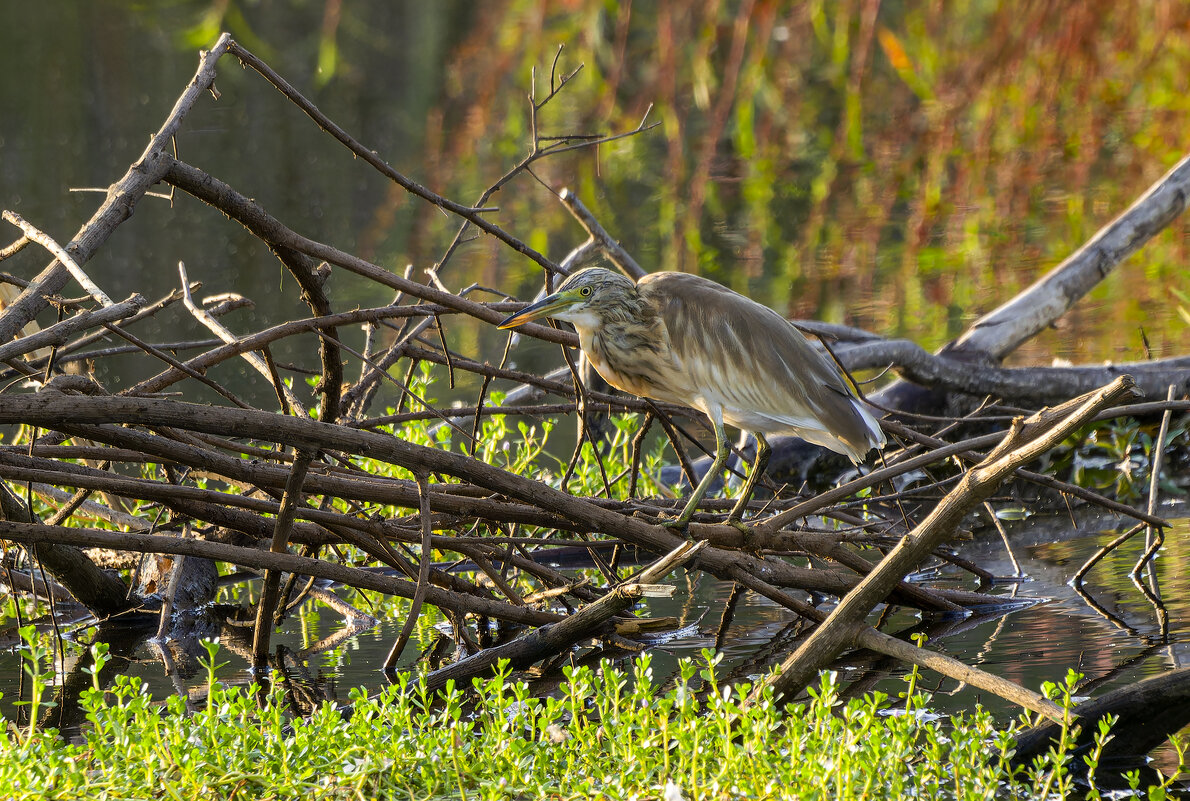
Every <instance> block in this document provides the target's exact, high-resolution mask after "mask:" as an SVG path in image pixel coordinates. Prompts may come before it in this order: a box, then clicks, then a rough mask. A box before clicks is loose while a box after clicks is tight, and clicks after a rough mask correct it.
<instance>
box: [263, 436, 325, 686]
mask: <svg viewBox="0 0 1190 801" xmlns="http://www.w3.org/2000/svg"><path fill="white" fill-rule="evenodd" d="M313 460H314V452H313V451H310V450H305V449H299V450H298V452H297V454H296V455H295V456H294V458H293V467H292V468H290V471H289V480H288V481H287V482H286V484H285V495H284V496H283V497H282V498H281V509H280V511H279V512H278V513H277V520H276V523H275V525H274V528H273V542H272V547H271V548H270V549H269V550H270V551H271V552H272V553H287V550H286V546H287V544H288V542H289V532H290V529H292V528H293V521H294V517H295V516H296V514H297V508H298V507H299V506H301V505H302V482H303V481H304V480H305V478H306V471H307V470H309V469H310V462H312V461H313ZM280 586H281V571H279V570H276V569H270V570H266V571H265V574H264V589H263V590H261V593H260V603H259V605H258V606H257V607H256V631H255V632H254V634H253V637H252V667H253V668H255V669H256V670H261V669H262V668H264V667H265V665H266V664H267V663H268V656H269V633H270V631H271V629H272V627H273V610H274V609H275V608H276V606H277V590H278V588H279V587H280Z"/></svg>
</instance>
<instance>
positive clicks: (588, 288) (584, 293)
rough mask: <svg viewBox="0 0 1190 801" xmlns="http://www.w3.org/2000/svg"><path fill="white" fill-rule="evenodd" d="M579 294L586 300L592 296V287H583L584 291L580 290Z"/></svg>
mask: <svg viewBox="0 0 1190 801" xmlns="http://www.w3.org/2000/svg"><path fill="white" fill-rule="evenodd" d="M578 293H579V294H580V295H582V296H583V297H584V298H585V297H587V296H588V295H590V294H591V287H589V286H585V287H583V288H582V289H580V290H579V291H578Z"/></svg>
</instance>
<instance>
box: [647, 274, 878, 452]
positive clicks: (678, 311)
mask: <svg viewBox="0 0 1190 801" xmlns="http://www.w3.org/2000/svg"><path fill="white" fill-rule="evenodd" d="M638 290H639V291H640V292H641V295H642V297H643V298H644V299H646V300H648V301H649V302H650V303H651V304H653V306H654V308H656V309H657V310H658V311H659V312H660V314H661V316H662V319H663V321H664V322H665V326H666V328H667V329H668V333H669V339H670V342H671V343H672V347H673V348H674V350H675V352H676V353H677V355H678V358H679V359H680V360H681V363H682V367H683V369H684V370H685V371H686V372H687V373H688V377H689V381H690V383H691V385H692V386H697V387H699V388H700V389H701V390H702V391H703V392H704V393H705V395H706V402H708V403H710V404H715V405H720V406H721V407H722V409H723V416H724V420H726V421H727V422H728V423H731V424H732V425H736V426H738V427H740V428H744V429H747V430H751V431H762V432H766V433H776V432H779V431H783V430H794V431H797V432H798V433H800V434H802V435H803V436H805V437H806V438H807V439H811V440H812V441H815V442H817V443H818V444H820V445H825V446H826V447H828V448H832V449H834V450H838V451H840V452H841V453H845V454H846V455H848V456H851V457H852V458H856V455H857V454H858V456H860V457H862V455H863V454H864V453H866V452H867V451H868V449H869V448H870V447H872V446H873V445H875V444H876V443H877V442H878V441H879V439H878V438H879V437H880V435H879V433H878V432H879V427H878V426H877V425H876V424H875V422H874V421H873V420H872V418H871V417H870V416H869V415H867V413H866V412H864V411H863V410H862V409H861V408H860V407H859V404H858V401H856V400H855V398H854V396H853V395H852V394H851V392H850V390H849V389H848V388H847V385H846V384H845V383H844V381H843V378H842V376H841V375H840V374H839V371H838V369H837V368H836V367H835V365H834V363H833V362H831V361H829V360H828V358H827V357H826V356H824V355H823V354H821V353H820V352H819V351H817V350H816V349H815V348H814V347H813V346H812V345H811V344H810V342H809V341H808V340H807V339H806V338H805V337H804V336H803V335H802V334H801V332H799V331H798V330H797V329H796V328H794V327H793V326H792V325H791V324H790V323H789V321H787V320H786V319H785V318H784V317H782V316H781V315H779V314H777V313H776V312H775V311H773V310H772V309H770V308H768V307H767V306H763V305H761V304H759V303H757V302H755V301H753V300H750V299H749V298H746V297H744V296H743V295H740V294H739V293H737V292H733V291H732V290H730V289H728V288H726V287H724V286H721V285H719V284H717V283H715V282H713V281H709V280H707V279H705V278H701V277H699V276H696V275H689V274H686V273H653V274H652V275H649V276H646V277H645V278H642V279H641V281H640V283H639V284H638ZM687 402H691V401H687ZM704 411H705V409H704Z"/></svg>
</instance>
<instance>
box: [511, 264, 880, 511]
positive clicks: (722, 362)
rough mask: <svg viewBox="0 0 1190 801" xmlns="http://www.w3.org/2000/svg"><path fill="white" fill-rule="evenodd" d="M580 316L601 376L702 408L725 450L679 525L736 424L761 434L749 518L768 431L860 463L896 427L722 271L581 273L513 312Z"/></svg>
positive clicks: (578, 323)
mask: <svg viewBox="0 0 1190 801" xmlns="http://www.w3.org/2000/svg"><path fill="white" fill-rule="evenodd" d="M543 317H552V318H554V319H555V320H565V321H566V322H569V323H571V324H572V325H573V326H574V328H575V330H576V331H577V332H578V338H579V346H580V347H581V348H582V351H583V353H584V354H586V356H587V358H588V359H589V360H590V362H591V365H592V366H593V367H594V368H595V370H596V372H598V373H599V375H601V376H603V378H604V380H606V381H607V382H608V383H609V384H611V385H612V386H613V387H616V388H617V389H621V390H623V391H625V392H628V393H631V394H633V395H637V396H640V397H644V398H651V399H652V400H656V401H662V402H668V403H676V404H680V405H682V406H689V407H692V408H694V409H697V410H698V411H700V412H702V413H703V414H705V415H706V416H707V418H708V419H709V420H710V422H711V426H712V428H713V429H714V431H715V458H714V461H713V462H712V464H711V468H710V470H708V471H707V473H706V475H704V476H703V477H702V480H701V481H699V483H698V486H697V487H695V488H694V492H693V493H692V494H691V496H690V498H689V500H687V502H686V506H685V508H684V509H683V510H682V512H681V514H680V515H678V517H677V519H676V520H672V521H666V523H665V524H664V525H666V526H669V527H683V528H684V527H685V526H686V524H687V523H689V521H690V519H691V517H692V516H693V515H694V512H695V510H696V509H697V507H698V504H699V503H700V502H701V501H702V499H703V496H705V495H706V492H707V489H708V488H709V487H710V485H711V483H712V481H714V479H715V477H716V476H718V475H720V474H721V473H722V471H723V469H724V467H725V466H726V464H727V457H728V455H729V452H730V449H729V446H728V443H727V436H726V434H725V432H724V426H725V425H730V426H733V427H735V428H738V429H740V430H742V431H745V432H748V433H750V434H752V436H753V437H755V439H756V458H755V461H754V463H753V465H752V468H751V470H749V472H748V476H747V479H746V480H745V482H744V486H743V488H742V489H741V491H740V495H739V497H738V499H737V500H736V503H735V505H734V506H733V507H732V510H731V513H730V514H729V516H728V522H730V523H732V524H733V525H742V524H741V522H740V521H741V520H742V517H743V513H744V510H745V508H746V507H747V504H748V501H749V499H750V498H751V496H752V492H753V489H754V488H755V486H756V480H757V478H759V476H760V475H762V474H763V473H764V469H765V467H766V466H767V464H768V459H769V454H770V452H771V448H770V446H769V443H768V441H767V440H766V439H765V436H766V435H768V434H795V435H797V436H799V437H801V438H802V439H804V440H806V441H807V442H812V443H814V444H815V445H821V446H823V447H824V448H827V449H829V450H831V451H834V452H836V453H839V454H842V455H843V456H846V457H847V458H849V459H850V460H851V461H852V462H853V463H855V464H859V463H860V462H862V461H863V459H864V457H865V456H866V454H867V453H868V452H869V451H870V450H872V449H873V448H882V447H883V446H884V433H883V432H882V431H881V429H880V424H879V423H877V422H876V420H875V418H874V417H873V416H872V413H871V412H869V411H868V408H866V407H865V404H864V403H863V401H861V400H860V399H859V398H857V397H856V396H855V394H853V392H852V391H851V389H850V387H849V386H848V384H847V382H846V381H845V380H844V379H843V376H842V375H841V374H840V371H839V368H838V367H837V366H836V365H835V364H834V362H833V361H831V360H829V359H828V358H827V357H826V356H824V355H823V354H822V353H820V352H819V351H818V350H816V349H815V348H814V346H812V345H811V344H810V342H809V341H808V340H807V339H806V337H805V336H803V335H802V333H801V332H800V331H798V330H797V329H796V328H795V327H794V326H793V324H791V323H790V322H789V321H788V320H786V319H785V318H784V317H782V316H781V315H780V314H778V313H777V312H775V311H773V310H772V309H770V308H769V307H767V306H764V305H762V304H760V303H757V302H756V301H754V300H752V299H751V298H747V297H745V296H743V295H741V294H739V293H738V292H734V291H732V290H730V289H728V288H727V287H725V286H722V285H721V284H718V283H716V282H714V281H712V280H710V279H707V278H703V277H701V276H698V275H693V274H690V273H678V272H657V273H650V274H649V275H646V276H644V277H643V278H641V279H640V280H639V281H638V282H636V283H633V282H632V280H631V279H630V278H628V277H626V276H624V275H622V274H620V273H617V272H613V271H611V270H607V269H604V268H602V267H589V268H586V269H584V270H579V271H578V272H575V273H573V274H571V275H570V276H569V277H567V278H566V280H565V281H563V282H562V284H561V285H560V286H559V287H558V289H557V291H556V292H554V293H553V294H551V295H548V296H547V297H544V298H542V299H541V300H539V301H537V302H536V303H533V304H531V305H529V306H527V307H525V308H524V309H521V310H520V311H519V312H517V313H516V314H513V315H511V316H509V317H508V318H506V319H505V320H503V321H502V322H501V323H500V324H499V327H500V328H502V329H506V328H514V327H516V326H518V325H521V324H523V323H527V322H530V321H532V320H539V319H541V318H543Z"/></svg>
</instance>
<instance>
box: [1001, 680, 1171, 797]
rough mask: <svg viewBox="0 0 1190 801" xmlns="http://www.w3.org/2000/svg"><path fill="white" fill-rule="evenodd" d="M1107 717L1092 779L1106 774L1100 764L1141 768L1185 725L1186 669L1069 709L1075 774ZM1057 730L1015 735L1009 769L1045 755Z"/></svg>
mask: <svg viewBox="0 0 1190 801" xmlns="http://www.w3.org/2000/svg"><path fill="white" fill-rule="evenodd" d="M1107 715H1115V716H1116V717H1117V720H1116V722H1115V724H1114V725H1113V726H1112V729H1111V737H1110V738H1109V739H1108V741H1107V743H1106V745H1105V746H1104V749H1103V754H1102V758H1101V760H1100V765H1101V767H1100V771H1099V773H1098V777H1103V776H1104V774H1105V773H1106V771H1105V770H1104V769H1103V767H1102V766H1103V764H1104V762H1117V763H1119V762H1122V761H1123V760H1125V759H1127V758H1129V757H1133V758H1137V759H1135V761H1136V763H1137V764H1135V765H1129V766H1128V767H1131V768H1135V767H1141V766H1142V765H1143V762H1144V760H1143V759H1140V757H1143V756H1144V755H1145V754H1147V753H1149V752H1150V751H1152V750H1153V749H1154V748H1157V747H1158V746H1160V745H1162V744H1163V743H1165V742H1166V741H1167V740H1168V739H1169V738H1170V737H1171V736H1172V735H1174V734H1177V733H1178V732H1179V731H1181V730H1182V729H1184V728H1185V727H1186V725H1187V724H1190V668H1182V669H1180V670H1171V671H1168V672H1166V673H1162V674H1161V675H1159V676H1152V677H1150V678H1147V679H1144V680H1142V681H1138V682H1134V683H1132V684H1129V685H1126V686H1124V687H1120V688H1118V689H1115V690H1111V691H1110V692H1107V693H1104V694H1103V695H1102V696H1100V697H1098V698H1093V699H1091V700H1089V701H1083V702H1082V703H1081V704H1078V705H1077V706H1075V707H1074V708H1073V709H1071V710H1070V725H1076V726H1079V727H1080V730H1079V733H1078V736H1077V737H1076V738H1075V747H1074V749H1073V752H1072V757H1073V758H1072V759H1071V760H1070V767H1071V769H1072V770H1074V771H1076V773H1079V774H1082V773H1085V772H1086V764H1085V763H1084V762H1083V761H1082V759H1081V756H1082V755H1083V754H1086V753H1088V752H1089V751H1090V750H1091V748H1092V746H1093V744H1094V738H1095V736H1096V735H1097V734H1098V725H1097V724H1098V723H1099V721H1100V720H1101V719H1102V718H1104V717H1105V716H1107ZM1061 730H1062V726H1061V721H1059V722H1057V723H1054V722H1047V723H1042V724H1039V725H1037V726H1034V727H1033V728H1031V729H1029V730H1027V731H1025V732H1022V733H1021V734H1019V735H1017V738H1016V754H1015V755H1014V756H1013V764H1015V765H1022V766H1027V765H1029V764H1030V763H1031V762H1032V761H1033V759H1034V758H1036V757H1039V756H1042V755H1043V754H1045V753H1046V752H1047V751H1048V750H1049V749H1050V748H1051V747H1053V746H1055V745H1056V744H1057V741H1058V737H1059V735H1060V733H1061Z"/></svg>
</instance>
